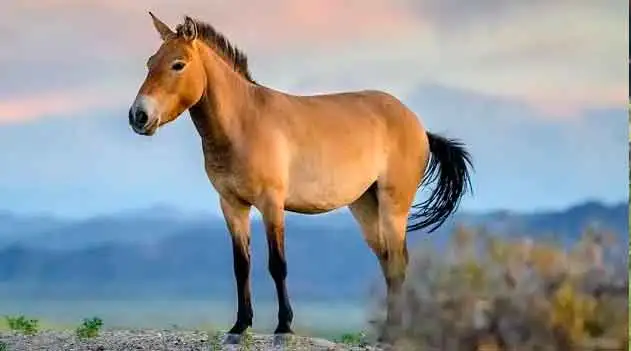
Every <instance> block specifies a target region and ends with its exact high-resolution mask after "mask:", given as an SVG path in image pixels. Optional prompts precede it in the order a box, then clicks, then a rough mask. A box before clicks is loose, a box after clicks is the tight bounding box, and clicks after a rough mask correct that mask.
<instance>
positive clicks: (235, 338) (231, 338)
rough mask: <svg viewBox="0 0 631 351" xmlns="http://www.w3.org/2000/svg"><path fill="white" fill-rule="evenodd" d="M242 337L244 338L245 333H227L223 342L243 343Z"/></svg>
mask: <svg viewBox="0 0 631 351" xmlns="http://www.w3.org/2000/svg"><path fill="white" fill-rule="evenodd" d="M242 338H243V335H241V334H231V333H227V334H226V336H225V337H224V339H223V344H224V345H239V344H240V343H241V339H242Z"/></svg>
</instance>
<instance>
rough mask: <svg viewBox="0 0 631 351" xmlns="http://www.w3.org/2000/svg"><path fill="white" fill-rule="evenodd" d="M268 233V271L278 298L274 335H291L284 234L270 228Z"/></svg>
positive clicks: (280, 229) (280, 228)
mask: <svg viewBox="0 0 631 351" xmlns="http://www.w3.org/2000/svg"><path fill="white" fill-rule="evenodd" d="M268 231H269V234H268V249H269V250H268V254H269V263H268V269H269V272H270V275H271V276H272V278H273V279H274V285H275V286H276V295H277V297H278V326H277V327H276V330H275V331H274V333H275V334H285V333H292V330H291V323H292V321H293V318H294V313H293V310H292V308H291V304H290V302H289V296H288V294H287V286H286V284H285V279H286V278H287V262H286V260H285V243H284V238H283V234H284V233H283V229H282V227H274V226H270V228H269V229H268ZM270 234H271V235H270Z"/></svg>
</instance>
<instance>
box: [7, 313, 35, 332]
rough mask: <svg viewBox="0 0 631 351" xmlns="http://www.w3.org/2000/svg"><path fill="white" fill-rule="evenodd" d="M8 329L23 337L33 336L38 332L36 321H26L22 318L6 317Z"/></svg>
mask: <svg viewBox="0 0 631 351" xmlns="http://www.w3.org/2000/svg"><path fill="white" fill-rule="evenodd" d="M5 319H6V321H7V325H8V326H9V329H11V330H13V331H17V332H20V333H22V334H25V335H33V334H36V333H37V331H38V326H39V321H38V320H37V319H26V317H24V316H6V317H5Z"/></svg>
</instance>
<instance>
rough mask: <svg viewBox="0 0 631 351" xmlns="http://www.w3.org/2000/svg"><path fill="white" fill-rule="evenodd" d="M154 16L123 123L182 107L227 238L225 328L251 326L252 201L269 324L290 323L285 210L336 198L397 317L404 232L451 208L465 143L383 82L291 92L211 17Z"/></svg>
mask: <svg viewBox="0 0 631 351" xmlns="http://www.w3.org/2000/svg"><path fill="white" fill-rule="evenodd" d="M150 14H151V13H150ZM151 17H152V19H153V24H154V26H155V29H156V30H157V31H158V33H159V34H160V36H161V38H162V40H163V42H162V45H161V46H160V48H159V49H158V51H157V52H156V53H155V54H154V55H153V56H151V57H150V58H149V60H148V61H147V67H148V74H147V77H146V79H145V81H144V83H143V84H142V86H141V87H140V90H139V92H138V95H137V96H136V99H135V101H134V102H133V104H132V106H131V108H130V110H129V124H130V125H131V127H132V128H133V130H134V131H135V132H136V133H138V134H141V135H153V134H154V133H155V132H156V130H157V129H158V128H159V127H161V126H163V125H164V124H167V123H169V122H171V121H173V120H174V119H176V118H177V117H178V116H179V115H181V114H182V113H183V112H184V111H186V110H188V111H189V112H190V116H191V119H192V120H193V123H194V124H195V127H196V128H197V131H198V132H199V135H200V136H201V144H202V149H203V152H204V161H205V169H206V174H207V175H208V178H209V180H210V182H211V183H212V185H213V187H214V188H215V189H216V191H217V192H218V193H219V195H220V199H221V200H220V202H221V209H222V211H223V215H224V217H225V220H226V224H227V228H228V230H229V232H230V234H231V237H232V245H233V247H232V249H233V254H234V274H235V278H236V286H237V293H238V311H237V316H236V323H235V324H234V326H233V327H232V329H231V330H230V333H232V334H242V333H243V332H244V331H245V330H246V329H247V328H248V327H250V326H251V325H252V318H253V311H252V305H251V299H250V283H249V274H250V219H249V216H250V209H251V208H252V207H254V208H256V209H258V210H259V211H260V212H261V214H262V217H263V221H264V223H265V229H266V233H267V242H268V249H269V251H268V253H269V257H268V259H269V272H270V274H271V276H272V278H273V279H274V283H275V286H276V292H277V297H278V326H277V328H276V331H275V333H291V332H292V330H291V323H292V319H293V312H292V308H291V305H290V302H289V297H288V294H287V289H286V286H285V278H286V277H287V263H286V261H285V242H284V211H292V212H297V213H304V214H316V213H324V212H327V211H332V210H335V209H337V208H340V207H343V206H348V207H349V208H350V211H351V213H352V214H353V216H354V218H355V219H356V220H357V222H358V223H359V225H360V227H361V229H362V232H363V235H364V238H365V240H366V242H367V243H368V245H369V246H370V248H371V249H372V250H373V252H374V253H375V255H376V256H377V258H378V259H379V262H380V263H381V268H382V271H383V275H384V277H385V281H386V285H387V300H388V304H387V305H388V307H387V320H388V322H389V323H390V324H392V325H395V326H396V325H398V323H400V322H401V318H402V316H403V311H402V309H401V308H400V307H399V306H398V304H397V300H398V299H397V297H398V296H399V293H400V291H401V287H402V284H403V281H404V279H405V271H406V266H407V262H408V253H407V247H406V233H407V232H408V231H411V230H417V229H421V228H429V227H432V228H430V229H431V230H434V229H436V228H437V227H438V226H440V225H441V224H442V223H443V222H444V221H445V219H446V218H447V217H449V216H450V214H451V213H453V212H454V211H455V210H456V208H457V206H458V203H459V200H460V199H461V197H462V196H463V194H464V193H465V192H466V191H467V188H468V187H470V180H469V170H468V168H469V167H470V166H471V162H470V157H469V154H468V152H467V151H466V150H465V149H464V147H463V145H462V144H460V143H459V142H457V141H454V140H449V139H446V138H443V137H441V136H438V135H436V134H432V133H429V132H426V131H425V129H424V128H423V126H422V125H421V123H420V122H419V120H418V118H417V117H416V115H415V114H414V113H413V112H412V111H410V110H409V109H408V108H407V107H406V106H404V105H403V104H402V103H401V102H400V101H399V100H398V99H396V98H395V97H393V96H391V95H389V94H386V93H384V92H380V91H356V92H346V93H338V94H327V95H315V96H295V95H290V94H287V93H283V92H280V91H276V90H273V89H271V88H268V87H265V86H262V85H261V84H258V83H257V82H255V81H254V80H253V79H252V77H251V75H250V72H249V70H248V65H247V58H246V56H245V55H244V54H243V53H242V52H241V51H240V50H238V49H237V48H236V47H234V46H233V45H232V44H231V43H230V42H229V41H228V40H227V39H226V38H225V37H224V36H222V35H221V34H220V33H218V32H217V31H216V30H215V29H214V28H213V27H212V26H210V25H208V24H206V23H203V22H201V21H197V20H193V19H191V18H190V17H185V20H184V23H183V24H181V25H178V26H177V28H176V30H175V31H173V30H171V29H170V28H169V27H168V26H167V25H165V24H164V23H163V22H161V21H160V20H159V19H157V18H156V17H155V16H154V15H153V14H151ZM430 154H431V156H432V157H431V158H430ZM424 174H425V180H424V181H423V176H424ZM431 181H437V185H436V186H435V188H434V189H433V191H432V193H431V194H430V196H429V198H428V199H427V200H426V201H424V202H422V203H419V204H416V205H413V200H414V196H415V193H416V190H417V188H418V187H419V186H420V185H421V183H422V182H423V183H428V182H431ZM408 216H409V217H410V219H411V220H412V221H413V223H410V224H409V225H408V224H407V221H408ZM340 254H341V255H343V254H344V253H343V252H340ZM314 260H316V261H317V260H318V258H317V257H314ZM314 264H317V262H314ZM348 264H349V266H352V262H349V263H348ZM340 269H347V268H342V267H340Z"/></svg>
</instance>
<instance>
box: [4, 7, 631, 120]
mask: <svg viewBox="0 0 631 351" xmlns="http://www.w3.org/2000/svg"><path fill="white" fill-rule="evenodd" d="M440 1H443V0H416V1H411V0H301V1H295V0H268V1H264V2H263V1H254V0H230V1H227V0H222V1H212V2H210V1H201V0H182V1H179V2H174V1H168V0H138V1H126V0H92V1H84V0H50V1H38V0H23V1H11V2H9V3H7V4H5V5H3V11H2V13H0V36H1V37H2V38H3V43H4V46H5V47H9V48H11V50H1V51H0V65H2V66H3V67H11V71H10V72H9V73H8V74H7V75H5V76H4V78H5V79H4V80H0V123H2V122H4V123H6V122H7V121H13V122H15V121H19V120H28V119H35V118H38V117H40V116H41V117H43V116H49V115H66V114H77V113H78V112H79V111H84V110H86V109H89V108H92V107H93V108H98V107H100V106H113V105H115V104H119V103H121V101H123V97H122V96H115V95H122V94H118V93H112V91H121V90H122V91H126V93H127V94H132V93H133V92H132V90H134V89H136V88H137V85H138V84H139V83H140V81H141V79H142V75H143V74H144V60H145V59H146V57H147V56H148V55H150V54H151V53H152V52H153V51H154V50H155V49H156V48H157V46H158V44H159V38H158V36H157V34H156V33H155V31H154V29H153V27H152V25H151V21H150V19H149V16H148V14H147V11H148V10H151V11H153V12H154V13H156V14H157V15H158V16H159V17H160V18H162V19H163V20H164V21H165V22H166V23H167V24H169V25H170V26H175V25H176V24H178V23H179V22H180V21H181V20H182V16H183V15H185V14H187V15H191V16H194V17H196V18H199V19H201V20H204V21H207V22H209V23H211V24H213V25H214V26H215V27H216V28H217V29H218V30H220V31H222V32H224V33H225V34H226V35H227V36H228V37H229V38H230V39H231V40H232V41H233V42H234V43H235V44H236V45H237V46H239V47H241V48H243V49H245V51H246V52H248V53H249V54H250V57H251V62H252V63H253V66H254V65H256V63H257V62H263V63H265V64H266V65H267V66H266V67H268V71H269V72H271V71H273V72H274V74H272V75H270V77H271V78H272V79H270V80H271V84H272V85H273V84H274V83H278V81H273V79H274V77H278V76H281V75H282V76H283V77H291V80H293V81H295V82H299V83H300V84H302V85H304V86H306V88H305V89H307V90H308V89H309V88H310V87H311V88H312V87H313V86H314V84H315V85H317V82H315V83H314V81H317V80H318V79H319V78H320V77H319V76H320V75H324V74H326V75H327V76H332V78H331V79H330V80H328V81H331V82H335V81H338V82H342V81H346V80H347V78H346V77H347V75H352V76H353V77H360V78H361V79H358V80H359V81H358V82H357V85H358V86H359V85H362V84H364V83H365V84H367V85H368V84H369V83H370V84H373V85H374V84H375V79H377V80H379V82H383V84H385V85H388V84H390V85H391V86H395V85H398V86H396V87H394V88H395V89H396V88H399V89H400V90H401V91H402V90H404V88H402V87H410V86H415V85H419V84H423V83H427V82H430V83H435V84H442V85H444V86H457V87H461V88H465V89H471V90H475V91H478V92H484V93H487V94H493V95H496V96H500V97H506V98H509V99H513V100H517V101H520V102H524V101H525V102H528V103H529V104H531V105H532V106H535V107H536V108H538V109H541V110H542V111H547V112H549V113H550V114H551V115H571V114H575V113H576V111H580V110H583V109H584V108H588V107H601V106H605V107H606V106H618V104H621V103H625V104H626V100H627V94H628V93H627V92H626V86H627V83H626V72H624V74H625V78H624V79H614V78H611V77H614V76H617V75H616V71H615V69H614V68H612V67H614V65H612V64H608V63H607V62H609V63H612V62H613V61H612V60H611V59H609V57H614V56H615V55H614V54H615V53H616V52H617V51H618V50H626V46H625V47H622V46H621V45H620V44H619V43H618V42H619V41H618V40H617V39H616V38H614V37H613V36H612V35H609V34H608V33H617V32H619V30H618V28H617V26H618V24H617V23H618V22H616V21H619V19H618V18H617V17H616V16H617V15H616V14H617V13H618V12H619V11H618V12H616V11H610V10H611V9H607V11H609V12H607V11H604V10H603V11H592V9H593V8H592V7H593V6H601V7H603V6H604V5H593V4H595V3H590V4H592V5H589V6H592V7H589V6H587V5H581V6H578V5H577V6H574V7H572V8H571V10H572V11H569V10H568V8H566V7H567V6H566V7H564V6H565V5H563V4H562V3H555V4H557V5H545V4H548V2H537V3H538V4H539V5H537V6H538V7H537V6H535V7H533V8H530V7H529V5H524V4H522V5H519V6H518V8H517V9H518V10H519V11H504V12H502V13H501V14H498V15H497V16H494V17H492V18H490V17H489V16H488V15H484V16H482V17H481V18H480V17H476V16H478V15H480V11H478V12H476V13H474V14H469V13H468V12H467V11H465V10H466V9H465V10H461V9H460V7H458V6H455V7H453V8H452V7H450V6H447V7H444V8H443V7H440V6H439V7H438V8H436V6H438V5H436V4H442V3H441V2H440ZM485 3H489V4H490V3H493V4H494V3H495V2H494V1H490V2H489V1H487V2H485ZM420 4H423V6H416V5H420ZM428 4H429V5H431V4H434V5H436V6H434V5H432V6H433V7H432V6H429V5H428ZM454 4H456V2H454ZM542 4H543V5H542ZM426 5H428V6H426ZM544 5H545V6H549V7H545V9H546V10H550V11H548V12H550V13H551V14H550V15H546V16H547V17H546V16H544V15H543V14H544V13H545V11H539V10H541V9H542V7H541V6H544ZM441 6H442V5H441ZM507 6H508V5H507ZM568 6H569V5H568ZM586 6H587V7H586ZM509 7H510V6H509ZM432 9H433V11H432ZM533 9H534V10H533ZM597 9H601V8H600V7H598V8H597ZM603 9H604V7H603ZM535 10H537V11H535ZM458 11H461V12H462V11H464V12H463V13H458ZM484 13H486V12H484ZM539 13H541V15H539ZM557 13H558V14H564V16H566V17H563V16H561V17H559V16H556V15H555V14H557ZM465 15H466V16H465ZM570 15H571V16H570ZM463 16H465V17H466V18H467V25H466V26H460V25H459V24H460V23H461V22H462V19H463V18H464V17H463ZM510 16H513V17H510ZM533 16H539V18H540V19H542V20H541V21H540V23H537V21H534V22H533V21H532V20H531V19H532V18H533ZM612 16H613V17H612ZM500 17H501V18H500ZM612 18H613V20H612ZM545 19H549V20H545ZM587 19H589V20H590V21H591V22H588V21H587ZM544 20H545V21H544ZM625 21H626V20H625ZM592 22H593V23H592ZM25 23H28V25H26V26H25V25H24V24H25ZM574 23H581V24H582V25H581V26H579V27H580V28H579V27H576V28H579V29H580V31H579V32H577V33H578V34H576V33H574V32H573V31H570V30H566V28H574V26H573V25H574ZM589 23H592V24H589ZM594 23H595V24H594ZM583 24H584V25H583ZM529 26H530V27H529ZM581 28H582V29H581ZM602 28H604V29H602ZM577 30H578V29H577ZM445 33H449V34H450V35H444V34H445ZM579 34H580V35H579ZM547 38H549V39H550V40H548V41H546V40H543V39H547ZM542 40H543V41H542ZM541 42H544V43H548V42H550V43H553V44H554V45H548V46H546V45H543V46H541V45H535V44H536V43H541ZM625 42H626V43H628V40H627V41H625ZM360 44H361V45H360ZM562 44H568V45H569V44H571V47H572V48H574V49H573V51H572V52H571V53H568V50H567V47H563V46H562ZM626 45H628V44H626ZM524 48H534V49H533V50H529V51H527V52H524ZM592 48H593V49H592ZM620 48H622V49H620ZM597 58H598V60H596V59H597ZM600 58H604V59H607V60H609V61H602V62H603V63H596V62H597V61H598V62H600ZM300 60H303V61H309V64H308V65H306V67H309V68H308V69H304V68H301V67H302V66H301V63H300V62H297V61H300ZM494 60H495V61H494ZM279 62H282V63H279ZM482 62H493V64H492V65H490V66H489V67H483V66H482ZM270 65H277V66H276V67H273V66H270ZM401 67H416V68H417V69H416V70H415V71H416V72H410V73H409V74H405V75H402V74H401V73H400V68H401ZM500 67H502V68H503V70H502V69H500ZM616 69H617V68H616ZM349 70H352V72H349ZM598 70H601V71H603V73H602V74H598V75H593V76H592V77H591V78H590V77H588V76H589V75H586V74H582V73H581V72H583V71H590V72H596V71H598ZM307 71H309V72H307ZM563 71H567V72H577V73H576V74H574V73H572V74H571V75H568V74H563V73H561V74H556V73H558V72H563ZM506 72H513V73H511V75H510V77H509V76H508V75H507V74H506ZM265 73H266V72H261V75H264V74H265ZM620 73H621V74H622V73H623V72H620ZM254 74H255V76H256V75H257V72H254ZM6 77H9V79H6ZM374 77H377V78H374ZM393 77H396V78H393ZM463 77H466V78H463ZM370 79H373V80H372V81H371V80H370ZM387 79H391V80H392V81H388V82H386V80H387ZM281 80H282V78H281ZM130 81H131V82H134V83H129V82H130ZM328 81H327V82H328ZM493 82H495V83H493ZM533 82H534V83H537V84H534V83H533ZM538 82H548V83H549V86H550V87H551V88H550V89H548V91H546V92H542V91H538V90H537V89H524V86H531V85H534V86H538V85H540V84H539V83H538ZM380 84H381V83H380ZM104 85H109V86H110V89H105V90H102V91H103V93H94V92H86V91H85V89H74V88H70V89H69V88H67V87H76V86H82V87H93V88H91V89H92V90H90V91H101V90H98V89H96V88H94V87H102V86H104ZM341 86H344V85H343V84H341V85H338V86H335V85H334V84H328V83H327V85H326V87H322V89H330V90H338V89H339V88H340V87H341ZM59 87H62V89H61V90H60V89H59ZM121 87H123V88H124V89H121ZM623 87H624V92H623V91H622V88H623ZM290 88H292V89H293V88H295V87H294V86H291V87H290ZM95 89H96V90H95ZM405 89H407V88H405ZM88 90H89V89H88ZM6 92H11V94H12V95H7V94H6ZM27 92H33V93H30V94H27ZM77 96H79V97H81V98H77ZM126 98H127V100H129V99H130V98H131V97H130V96H127V97H126Z"/></svg>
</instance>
